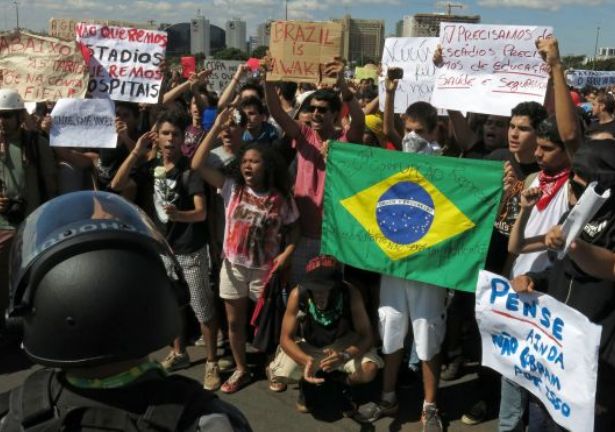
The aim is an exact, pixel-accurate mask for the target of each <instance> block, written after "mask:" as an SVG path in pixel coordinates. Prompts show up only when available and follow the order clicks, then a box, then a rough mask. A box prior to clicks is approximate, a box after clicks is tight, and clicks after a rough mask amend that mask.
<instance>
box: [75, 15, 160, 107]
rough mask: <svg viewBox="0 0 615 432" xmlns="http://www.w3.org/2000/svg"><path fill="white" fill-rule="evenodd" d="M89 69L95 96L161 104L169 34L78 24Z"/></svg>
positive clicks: (78, 33) (92, 90)
mask: <svg viewBox="0 0 615 432" xmlns="http://www.w3.org/2000/svg"><path fill="white" fill-rule="evenodd" d="M75 32H76V34H77V41H78V42H79V43H81V44H82V49H83V51H84V56H86V57H87V58H86V60H87V61H88V64H89V68H90V82H89V84H88V90H89V91H90V92H91V93H92V96H93V97H95V98H110V99H113V100H118V101H127V102H139V103H151V104H155V103H158V98H159V96H160V85H161V83H162V78H163V77H162V71H161V70H160V65H161V64H162V62H163V61H164V55H165V49H166V46H167V33H166V32H162V31H156V30H144V29H137V28H128V27H107V26H102V25H99V24H86V23H79V24H77V26H76V27H75Z"/></svg>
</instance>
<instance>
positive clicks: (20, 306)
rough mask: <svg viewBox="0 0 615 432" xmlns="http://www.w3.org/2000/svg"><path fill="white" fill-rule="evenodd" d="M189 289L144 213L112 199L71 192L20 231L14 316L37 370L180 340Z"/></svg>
mask: <svg viewBox="0 0 615 432" xmlns="http://www.w3.org/2000/svg"><path fill="white" fill-rule="evenodd" d="M165 256H166V258H163V257H165ZM165 261H166V263H167V265H166V267H165ZM166 268H173V269H174V271H171V272H170V273H171V274H172V275H173V274H175V276H176V277H177V278H176V279H174V278H173V277H171V276H169V275H168V272H167V271H166ZM181 281H183V276H182V273H181V268H180V267H179V266H178V265H177V261H175V259H174V257H173V253H172V251H171V249H170V248H169V246H168V244H167V243H166V241H165V239H164V237H163V236H162V235H161V234H160V232H159V231H158V230H157V229H156V227H155V225H154V224H153V222H152V221H151V220H150V219H149V218H148V217H147V216H146V215H145V213H144V212H143V211H141V210H140V209H139V208H138V207H136V206H135V205H133V204H131V203H129V202H128V201H126V200H125V199H123V198H121V197H120V196H118V195H114V194H111V193H107V192H93V191H81V192H74V193H69V194H66V195H62V196H60V197H58V198H55V199H53V200H51V201H49V202H47V203H45V204H43V205H42V206H41V207H39V208H38V209H37V210H35V211H34V212H33V213H32V214H30V215H29V216H28V217H27V218H26V220H25V221H24V223H23V224H22V225H21V226H20V227H19V229H18V231H17V234H16V236H15V241H14V243H13V248H12V250H11V274H10V304H9V309H8V313H7V316H8V319H9V320H17V321H18V322H20V324H21V327H22V328H23V347H24V350H25V351H26V353H27V354H28V356H30V357H31V358H32V359H33V360H34V361H35V362H37V363H40V364H44V365H48V366H56V367H63V368H66V367H80V366H92V365H100V364H106V363H111V362H115V361H120V360H128V359H136V358H140V357H143V356H146V355H147V354H149V353H151V352H152V351H155V350H156V349H159V348H161V347H163V346H165V345H167V344H169V343H171V342H172V340H173V339H174V338H175V337H176V336H177V335H178V334H179V332H180V307H181V306H182V305H183V304H184V302H185V301H186V298H187V290H186V286H185V282H184V283H181Z"/></svg>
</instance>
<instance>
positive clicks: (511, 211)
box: [485, 149, 540, 274]
mask: <svg viewBox="0 0 615 432" xmlns="http://www.w3.org/2000/svg"><path fill="white" fill-rule="evenodd" d="M485 159H486V160H499V161H507V162H510V164H511V165H512V167H513V170H514V172H515V175H516V176H517V179H519V180H520V181H523V180H525V178H526V177H527V176H528V175H530V174H532V173H535V172H538V171H540V167H539V166H538V164H537V163H536V162H533V163H529V164H522V163H519V162H517V159H515V156H514V155H513V154H512V153H511V152H510V150H508V149H497V150H494V151H493V152H491V153H490V154H489V155H487V156H486V157H485ZM523 189H524V185H523V183H518V184H517V185H516V187H513V188H512V189H511V190H509V191H507V193H506V194H505V195H504V196H503V197H502V201H501V203H500V211H499V213H498V215H497V218H496V220H495V229H494V230H493V233H492V235H491V244H490V245H489V252H488V253H487V261H486V263H485V268H486V269H487V270H489V271H492V272H494V273H498V274H501V273H502V271H503V269H504V265H505V264H506V258H507V256H508V237H509V236H510V232H511V230H512V227H513V225H514V224H515V221H516V220H517V217H518V216H519V212H520V211H521V197H520V194H521V191H522V190H523Z"/></svg>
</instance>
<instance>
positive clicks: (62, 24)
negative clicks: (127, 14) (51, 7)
mask: <svg viewBox="0 0 615 432" xmlns="http://www.w3.org/2000/svg"><path fill="white" fill-rule="evenodd" d="M79 22H84V23H88V24H100V25H104V26H107V27H108V26H115V27H131V28H141V29H154V26H153V25H149V24H147V23H133V22H128V21H117V20H105V19H81V20H78V19H74V18H51V19H50V20H49V35H50V36H53V37H57V38H60V39H63V40H68V41H74V40H75V26H76V25H77V24H78V23H79ZM152 23H153V21H152Z"/></svg>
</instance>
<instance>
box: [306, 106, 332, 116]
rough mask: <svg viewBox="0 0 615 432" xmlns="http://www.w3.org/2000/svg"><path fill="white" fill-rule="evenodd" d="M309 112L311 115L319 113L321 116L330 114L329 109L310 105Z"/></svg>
mask: <svg viewBox="0 0 615 432" xmlns="http://www.w3.org/2000/svg"><path fill="white" fill-rule="evenodd" d="M309 112H311V113H313V112H317V113H319V114H326V113H328V112H329V107H324V106H316V105H310V109H309Z"/></svg>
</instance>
